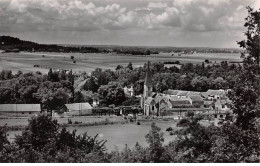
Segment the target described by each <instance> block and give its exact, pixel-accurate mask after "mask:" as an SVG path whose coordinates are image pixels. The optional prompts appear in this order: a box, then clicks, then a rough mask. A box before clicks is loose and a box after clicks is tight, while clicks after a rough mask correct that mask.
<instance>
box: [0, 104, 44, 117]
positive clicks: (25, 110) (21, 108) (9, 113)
mask: <svg viewBox="0 0 260 166" xmlns="http://www.w3.org/2000/svg"><path fill="white" fill-rule="evenodd" d="M40 112H41V105H40V104H0V117H32V116H35V115H37V114H39V113H40Z"/></svg>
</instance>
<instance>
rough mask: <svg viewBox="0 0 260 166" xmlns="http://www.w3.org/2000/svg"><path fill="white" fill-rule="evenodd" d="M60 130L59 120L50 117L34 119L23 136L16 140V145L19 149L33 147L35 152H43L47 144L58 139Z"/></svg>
mask: <svg viewBox="0 0 260 166" xmlns="http://www.w3.org/2000/svg"><path fill="white" fill-rule="evenodd" d="M58 130H59V125H58V122H57V120H51V117H48V116H39V117H33V118H32V119H30V120H29V124H28V127H27V129H26V130H25V131H24V132H23V133H22V135H21V136H17V137H16V138H15V143H16V144H17V145H18V146H19V148H30V146H31V147H32V148H33V149H35V150H42V149H43V148H44V146H45V145H46V144H48V143H50V142H51V141H54V140H55V139H56V137H57V134H58Z"/></svg>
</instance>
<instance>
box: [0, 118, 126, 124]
mask: <svg viewBox="0 0 260 166" xmlns="http://www.w3.org/2000/svg"><path fill="white" fill-rule="evenodd" d="M29 119H30V118H9V119H0V126H4V125H6V126H26V125H28V120H29ZM53 119H56V120H57V121H58V123H59V124H67V123H68V119H71V120H72V122H75V121H77V122H82V123H95V122H101V121H105V120H106V119H108V120H109V121H110V122H115V121H121V120H123V117H121V116H110V117H109V116H100V117H99V116H93V117H92V116H81V117H69V118H53Z"/></svg>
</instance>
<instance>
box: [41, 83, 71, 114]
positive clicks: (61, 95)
mask: <svg viewBox="0 0 260 166" xmlns="http://www.w3.org/2000/svg"><path fill="white" fill-rule="evenodd" d="M36 96H37V98H38V99H39V100H40V101H41V103H42V104H43V107H44V108H47V110H50V111H52V110H59V109H60V108H61V107H62V106H64V104H66V103H68V101H69V98H70V97H71V96H70V91H69V90H68V89H67V88H62V85H61V84H60V83H55V82H54V83H52V82H48V81H47V82H44V83H43V84H41V85H40V87H39V89H38V90H37V93H36Z"/></svg>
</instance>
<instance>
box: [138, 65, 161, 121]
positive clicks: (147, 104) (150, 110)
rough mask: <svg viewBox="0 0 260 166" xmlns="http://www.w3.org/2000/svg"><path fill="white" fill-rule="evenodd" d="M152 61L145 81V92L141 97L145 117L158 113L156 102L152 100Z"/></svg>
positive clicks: (148, 66) (147, 69)
mask: <svg viewBox="0 0 260 166" xmlns="http://www.w3.org/2000/svg"><path fill="white" fill-rule="evenodd" d="M150 65H151V64H150V61H148V65H147V68H146V76H145V80H144V91H143V96H142V97H141V108H142V109H143V115H147V116H149V115H155V114H157V113H158V111H157V108H156V102H155V100H154V98H152V72H151V70H150Z"/></svg>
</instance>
